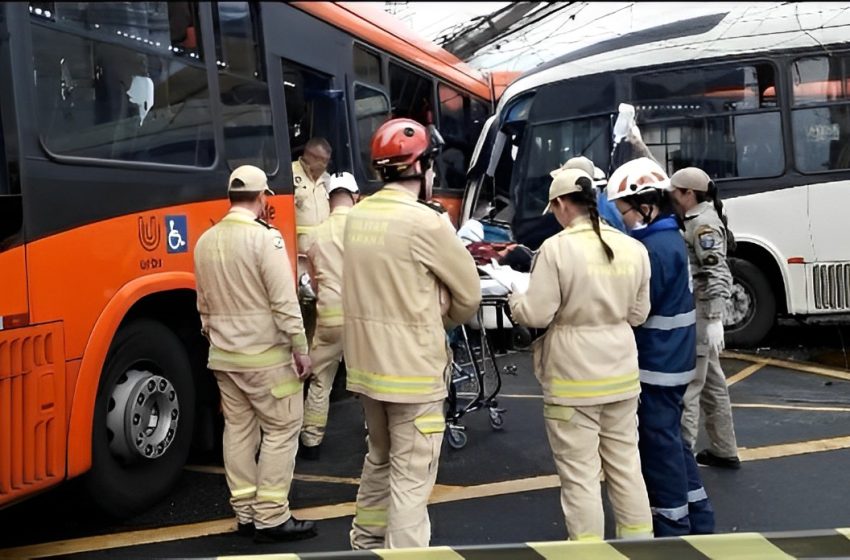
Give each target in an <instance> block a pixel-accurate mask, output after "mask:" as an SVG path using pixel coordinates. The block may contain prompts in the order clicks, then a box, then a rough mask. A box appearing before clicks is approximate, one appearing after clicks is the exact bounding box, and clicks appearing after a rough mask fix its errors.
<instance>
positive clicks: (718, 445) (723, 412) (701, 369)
mask: <svg viewBox="0 0 850 560" xmlns="http://www.w3.org/2000/svg"><path fill="white" fill-rule="evenodd" d="M705 328H706V321H705V320H702V319H700V318H699V316H697V367H696V370H697V371H696V377H694V379H693V381H691V382H690V384H688V389H687V390H686V391H685V399H684V401H685V409H684V412H683V413H682V436H684V438H685V441H686V442H688V445H690V446H691V449H693V448H694V446H695V445H696V441H697V435H698V434H699V417H700V409H702V413H703V415H704V417H705V431H706V432H707V433H708V441H709V449H710V450H711V452H712V453H714V454H715V455H717V456H719V457H737V456H738V443H737V441H736V440H735V425H734V423H733V421H732V402H731V401H730V399H729V387H728V385H727V384H726V375H724V373H723V368H722V367H721V365H720V353H719V352H717V351H716V350H712V349H710V348H709V347H708V345H707V344H706V342H707V341H706V340H705V339H706V337H705Z"/></svg>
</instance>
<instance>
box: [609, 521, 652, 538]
mask: <svg viewBox="0 0 850 560" xmlns="http://www.w3.org/2000/svg"><path fill="white" fill-rule="evenodd" d="M617 538H618V539H651V538H652V524H651V523H650V524H638V525H617Z"/></svg>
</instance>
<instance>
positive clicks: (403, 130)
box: [372, 119, 443, 179]
mask: <svg viewBox="0 0 850 560" xmlns="http://www.w3.org/2000/svg"><path fill="white" fill-rule="evenodd" d="M429 129H430V130H429ZM442 143H443V142H442V138H441V137H440V135H439V133H438V132H437V131H436V129H434V128H433V127H429V128H425V127H424V126H422V125H421V124H419V123H418V122H416V121H414V120H411V119H390V120H388V121H387V122H385V123H384V124H382V125H381V126H380V127H378V130H376V131H375V134H374V135H373V136H372V166H373V167H374V168H375V169H377V170H379V171H380V172H381V175H383V176H384V179H389V178H390V176H392V175H394V176H396V177H397V176H398V175H399V174H400V173H402V172H403V171H405V170H406V169H407V168H408V167H410V166H411V165H413V164H414V163H416V162H417V161H419V160H420V159H427V158H431V157H434V156H435V155H436V152H437V151H438V150H439V148H440V146H442Z"/></svg>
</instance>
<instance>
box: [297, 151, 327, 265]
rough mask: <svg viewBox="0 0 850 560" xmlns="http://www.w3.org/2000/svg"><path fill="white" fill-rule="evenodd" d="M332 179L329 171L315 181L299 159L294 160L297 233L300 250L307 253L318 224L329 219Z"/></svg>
mask: <svg viewBox="0 0 850 560" xmlns="http://www.w3.org/2000/svg"><path fill="white" fill-rule="evenodd" d="M330 180H331V176H330V175H329V174H327V173H325V174H323V175H322V176H321V177H319V180H318V181H313V179H311V178H310V175H308V174H307V171H306V168H305V166H304V165H302V163H301V160H300V159H298V160H296V161H293V162H292V181H293V182H294V183H295V184H294V189H295V233H297V234H298V252H299V253H306V252H307V251H308V250H309V249H310V245H311V244H312V243H313V235H314V232H315V229H316V226H318V225H319V224H321V223H322V222H324V221H325V220H327V219H328V216H329V215H330V212H331V210H330V203H329V202H328V191H327V188H326V185H327V184H328V181H330Z"/></svg>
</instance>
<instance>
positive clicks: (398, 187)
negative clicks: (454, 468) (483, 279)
mask: <svg viewBox="0 0 850 560" xmlns="http://www.w3.org/2000/svg"><path fill="white" fill-rule="evenodd" d="M439 145H440V139H439V135H438V134H437V133H436V130H435V129H433V128H432V129H431V130H429V129H426V128H425V127H424V126H422V125H420V124H419V123H417V122H416V121H413V120H410V119H391V120H389V121H387V122H385V123H384V124H383V125H381V126H380V127H379V128H378V130H377V131H376V132H375V134H374V136H373V137H372V146H371V148H372V164H373V166H374V168H375V169H376V170H378V171H379V172H380V173H381V176H382V178H383V180H384V181H385V185H384V187H383V188H382V189H381V190H379V191H378V192H376V193H375V194H373V195H372V196H370V197H368V198H365V199H363V200H362V201H360V202H359V203H358V204H357V206H355V207H354V208H352V210H351V212H349V215H348V222H347V223H346V226H345V256H344V266H343V269H344V274H343V287H342V301H343V309H344V314H345V322H344V324H343V346H344V355H345V363H346V368H347V387H348V390H350V391H352V392H354V393H357V394H358V395H359V398H360V400H361V403H362V405H363V411H364V414H365V417H366V425H367V429H368V434H369V435H368V438H367V442H368V453H367V455H366V458H365V460H364V462H363V474H362V476H361V482H360V488H359V489H358V492H357V508H356V514H355V516H354V521H353V523H352V529H351V534H350V536H351V546H352V548H354V549H372V548H401V547H425V546H428V543H429V541H430V538H431V523H430V520H429V518H428V510H427V503H428V497H429V496H430V494H431V489H432V488H433V486H434V482H435V480H436V477H437V465H438V462H439V458H440V446H441V444H442V441H443V432H444V431H445V417H444V413H443V401H444V399H445V398H446V396H447V382H448V376H449V365H450V362H451V356H450V354H449V349H448V344H447V340H446V333H445V330H444V328H443V317H442V315H441V309H440V301H441V296H440V292H441V286H442V287H443V288H444V289H445V291H446V295H447V296H448V297H447V298H443V301H444V302H445V303H446V305H447V311H446V315H447V318H448V319H449V320H450V321H453V322H454V323H456V324H460V323H463V322H465V321H467V320H468V319H469V318H470V317H472V315H473V314H474V313H475V312H476V310H477V309H478V305H479V303H480V300H481V295H480V282H479V279H478V272H477V269H476V267H475V264H474V262H473V260H472V257H471V255H470V254H469V253H468V252H467V251H466V249H465V248H464V246H463V244H462V243H461V241H460V239H458V238H457V236H456V234H455V231H454V229H453V228H452V227H451V225H450V224H449V223H448V221H447V220H445V219H443V218H442V217H440V214H439V213H438V212H437V211H435V210H434V209H432V208H431V207H430V206H428V205H426V204H424V202H426V201H428V200H429V199H430V196H431V187H432V185H433V177H434V175H433V170H432V165H433V161H434V158H435V157H436V155H437V153H438V150H439Z"/></svg>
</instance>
